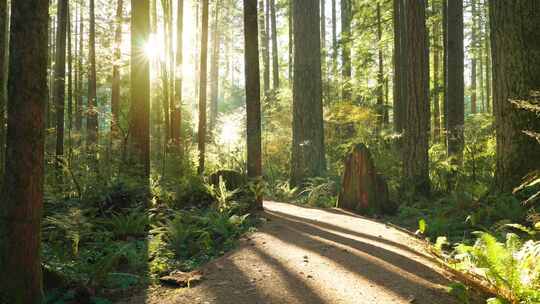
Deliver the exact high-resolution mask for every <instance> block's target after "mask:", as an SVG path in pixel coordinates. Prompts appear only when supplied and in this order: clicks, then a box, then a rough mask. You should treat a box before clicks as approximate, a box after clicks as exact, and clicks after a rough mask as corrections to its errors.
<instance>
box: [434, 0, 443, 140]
mask: <svg viewBox="0 0 540 304" xmlns="http://www.w3.org/2000/svg"><path fill="white" fill-rule="evenodd" d="M432 10H433V12H436V11H437V8H436V5H435V1H433V2H432ZM440 41H441V37H440V23H439V22H437V21H435V22H433V73H434V75H433V141H434V142H439V141H440V140H441V109H440V97H441V83H440V70H441V68H440V62H441V45H440Z"/></svg>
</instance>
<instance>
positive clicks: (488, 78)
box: [484, 0, 492, 113]
mask: <svg viewBox="0 0 540 304" xmlns="http://www.w3.org/2000/svg"><path fill="white" fill-rule="evenodd" d="M484 14H485V16H486V21H485V22H484V23H485V25H484V27H485V28H484V31H485V38H484V48H485V62H486V68H485V71H486V111H487V112H488V113H491V96H492V92H491V84H492V77H491V70H492V67H491V45H490V41H489V40H490V39H489V37H490V31H489V23H490V22H489V12H488V5H487V0H486V5H484Z"/></svg>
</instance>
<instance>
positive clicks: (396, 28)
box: [392, 0, 403, 132]
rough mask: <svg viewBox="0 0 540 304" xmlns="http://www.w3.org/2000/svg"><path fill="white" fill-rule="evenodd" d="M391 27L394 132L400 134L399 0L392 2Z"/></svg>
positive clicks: (400, 58)
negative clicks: (392, 43) (392, 36)
mask: <svg viewBox="0 0 540 304" xmlns="http://www.w3.org/2000/svg"><path fill="white" fill-rule="evenodd" d="M392 17H393V18H392V21H393V23H392V26H393V30H394V47H393V48H394V67H393V68H394V83H393V85H394V87H393V93H394V94H393V97H394V100H393V108H394V131H396V132H401V131H402V130H403V119H401V113H403V111H402V110H401V108H400V106H401V103H402V100H403V96H402V92H401V74H402V71H401V66H402V49H401V40H402V39H401V35H400V34H401V27H402V26H403V25H402V22H401V0H393V11H392Z"/></svg>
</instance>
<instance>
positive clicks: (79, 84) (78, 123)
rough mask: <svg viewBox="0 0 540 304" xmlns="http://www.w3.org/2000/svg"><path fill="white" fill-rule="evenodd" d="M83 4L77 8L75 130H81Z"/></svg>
mask: <svg viewBox="0 0 540 304" xmlns="http://www.w3.org/2000/svg"><path fill="white" fill-rule="evenodd" d="M83 6H84V5H83V4H82V3H81V4H80V6H79V19H80V20H79V53H78V54H77V70H78V71H79V72H78V74H79V75H78V77H79V80H78V82H77V88H76V90H77V105H76V106H75V130H77V131H81V130H82V121H83V119H82V114H83V94H84V93H83V76H84V70H83V54H84V18H83Z"/></svg>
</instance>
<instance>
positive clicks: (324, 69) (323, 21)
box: [272, 0, 328, 101]
mask: <svg viewBox="0 0 540 304" xmlns="http://www.w3.org/2000/svg"><path fill="white" fill-rule="evenodd" d="M272 1H274V0H272ZM320 2H321V22H320V24H321V53H322V56H321V75H322V79H323V89H322V90H323V93H322V95H323V101H324V100H325V99H326V96H327V95H328V86H327V83H328V78H327V77H328V75H327V74H328V68H327V63H326V61H327V60H326V55H327V51H326V1H325V0H320Z"/></svg>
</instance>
